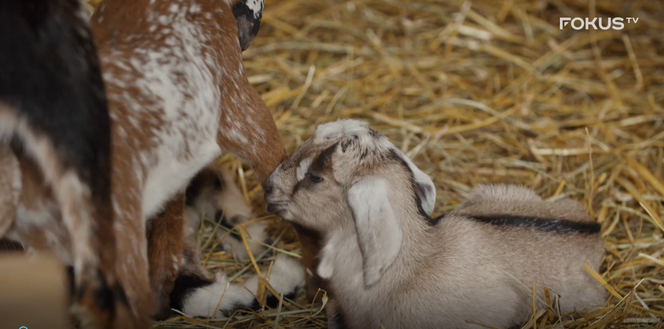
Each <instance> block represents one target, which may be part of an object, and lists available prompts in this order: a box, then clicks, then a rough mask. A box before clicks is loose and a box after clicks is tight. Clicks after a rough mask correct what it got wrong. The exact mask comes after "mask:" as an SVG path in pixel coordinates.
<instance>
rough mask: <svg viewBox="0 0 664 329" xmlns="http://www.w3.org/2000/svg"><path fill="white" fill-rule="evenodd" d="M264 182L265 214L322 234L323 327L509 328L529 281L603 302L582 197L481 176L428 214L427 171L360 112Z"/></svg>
mask: <svg viewBox="0 0 664 329" xmlns="http://www.w3.org/2000/svg"><path fill="white" fill-rule="evenodd" d="M264 189H265V191H266V195H265V198H266V202H267V203H268V206H267V207H268V210H269V211H270V212H272V213H274V214H277V215H278V216H280V217H282V218H284V219H287V220H290V221H294V222H296V223H299V224H300V225H302V226H305V227H308V228H310V229H312V230H315V231H318V232H321V234H322V236H323V250H322V251H321V254H320V257H321V261H320V265H319V267H318V269H317V272H318V274H319V275H320V276H321V277H322V278H325V279H328V280H329V282H330V287H331V290H332V293H333V298H334V299H335V303H334V304H335V305H336V307H335V309H336V314H329V318H330V320H331V323H330V327H332V328H340V327H341V328H343V327H347V328H368V329H374V328H378V327H379V325H383V326H385V327H386V328H390V329H399V328H481V326H479V325H477V324H472V323H471V322H475V323H482V324H486V325H491V326H494V327H500V328H506V327H510V326H513V325H518V324H520V323H523V322H524V321H525V320H527V318H528V315H529V313H530V312H531V311H532V301H531V298H532V292H531V291H530V287H531V285H532V284H535V287H536V294H537V296H538V301H540V302H539V303H538V304H539V306H538V307H546V304H545V303H543V302H542V301H543V300H544V299H545V297H543V296H544V294H543V290H544V289H545V288H546V289H549V290H550V291H551V292H552V293H553V294H557V295H559V296H560V300H559V302H560V310H561V311H562V313H567V312H572V311H581V310H583V309H586V308H589V307H593V306H598V305H600V304H603V303H604V301H605V294H604V291H603V289H602V287H601V286H600V285H598V283H597V282H596V281H595V280H594V279H593V278H592V277H591V276H590V275H589V274H588V273H586V272H585V270H584V269H583V264H584V263H585V264H588V265H589V266H590V267H592V268H593V269H595V270H597V269H598V268H599V266H600V262H601V259H602V255H603V243H602V238H601V236H600V234H599V225H597V224H596V223H594V222H592V221H591V219H590V218H589V216H588V215H587V213H586V212H585V211H584V209H583V207H582V206H581V205H580V204H579V203H577V202H575V201H571V200H563V201H559V202H556V203H547V202H544V201H542V200H541V199H540V198H539V197H538V196H537V195H536V194H535V193H534V192H532V191H531V190H529V189H527V188H523V187H516V186H482V187H479V188H477V189H476V190H475V191H473V192H472V193H471V195H470V197H469V199H468V200H467V201H466V202H464V203H463V204H462V205H460V206H459V207H458V208H457V209H455V210H454V211H452V212H450V213H448V214H447V215H445V216H444V217H442V218H438V219H431V217H430V215H431V212H432V210H433V205H434V201H435V189H434V186H433V183H432V181H431V179H430V178H429V177H428V176H427V175H426V174H424V173H423V172H421V171H420V170H419V169H418V168H417V167H415V165H414V164H413V163H412V162H411V161H410V160H409V159H408V158H407V157H406V156H405V155H403V154H402V153H401V152H400V151H399V150H398V149H397V148H396V147H394V145H392V143H390V141H389V140H388V139H387V138H386V137H384V136H382V135H381V134H379V133H378V132H376V131H374V130H372V129H371V128H369V126H368V125H367V124H365V123H362V122H359V121H352V120H340V121H337V122H333V123H327V124H323V125H321V126H319V127H318V128H317V130H316V133H315V134H314V136H313V137H311V138H310V139H309V140H308V141H307V142H305V143H304V144H303V145H302V146H301V147H300V148H299V149H297V150H296V151H295V152H294V153H293V154H292V155H291V156H290V157H288V158H287V159H286V160H285V161H284V162H283V163H282V164H281V165H280V166H279V167H278V168H277V169H276V170H275V172H274V173H273V174H272V175H271V176H270V177H269V179H268V180H267V182H266V183H265V188H264Z"/></svg>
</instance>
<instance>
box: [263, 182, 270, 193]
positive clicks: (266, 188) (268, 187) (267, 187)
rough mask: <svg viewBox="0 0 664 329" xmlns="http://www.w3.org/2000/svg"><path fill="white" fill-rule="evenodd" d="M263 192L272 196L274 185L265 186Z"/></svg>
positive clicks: (266, 184)
mask: <svg viewBox="0 0 664 329" xmlns="http://www.w3.org/2000/svg"><path fill="white" fill-rule="evenodd" d="M263 191H264V192H265V194H270V193H271V192H272V184H270V183H269V182H266V183H265V184H263Z"/></svg>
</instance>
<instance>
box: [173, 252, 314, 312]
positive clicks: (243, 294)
mask: <svg viewBox="0 0 664 329" xmlns="http://www.w3.org/2000/svg"><path fill="white" fill-rule="evenodd" d="M262 274H263V275H264V276H265V275H267V273H266V272H263V273H262ZM268 282H269V283H270V285H271V286H272V288H274V290H275V291H276V292H277V293H280V294H282V293H283V294H284V295H285V294H289V293H291V292H294V291H295V290H297V289H299V288H301V287H302V286H303V285H304V268H303V267H302V264H300V262H298V261H296V260H294V259H292V258H290V257H289V256H286V255H282V254H280V255H278V256H277V257H276V259H275V261H274V264H273V265H272V271H271V273H270V277H269V279H268ZM227 287H228V288H227ZM224 291H225V292H226V294H225V295H224ZM257 291H258V276H257V275H254V276H252V277H251V278H249V279H247V281H245V282H244V283H242V284H241V285H234V284H228V279H227V278H226V276H225V275H224V274H217V276H216V278H215V282H214V283H213V284H212V285H209V286H206V287H202V288H199V289H196V290H194V291H193V292H192V293H191V294H190V295H189V296H187V298H186V299H185V300H184V301H183V308H182V311H183V312H184V313H185V314H187V315H189V316H197V317H213V318H221V317H223V313H221V312H218V313H216V314H214V311H215V309H216V308H217V305H218V304H219V301H220V300H221V304H219V305H220V307H219V310H221V311H224V312H227V311H230V310H231V309H233V308H234V307H235V306H237V305H251V304H252V303H253V301H254V298H255V295H256V293H257ZM222 296H224V297H223V300H222V299H221V297H222Z"/></svg>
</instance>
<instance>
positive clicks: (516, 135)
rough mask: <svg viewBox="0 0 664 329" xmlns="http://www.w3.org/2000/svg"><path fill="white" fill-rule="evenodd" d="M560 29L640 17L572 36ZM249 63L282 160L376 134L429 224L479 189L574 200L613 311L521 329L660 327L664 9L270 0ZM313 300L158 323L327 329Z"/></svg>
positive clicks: (539, 320)
mask: <svg viewBox="0 0 664 329" xmlns="http://www.w3.org/2000/svg"><path fill="white" fill-rule="evenodd" d="M560 16H565V17H593V16H600V17H604V18H606V17H638V18H639V20H638V21H637V22H636V23H626V24H625V28H624V29H623V30H620V31H617V30H611V29H609V30H606V31H603V30H597V31H594V30H590V31H585V30H579V31H577V30H573V29H571V28H569V27H567V28H565V29H564V30H562V31H561V30H560V29H559V21H558V18H559V17H560ZM244 57H245V64H246V73H247V75H248V76H249V80H250V82H251V83H252V84H253V86H254V87H255V88H256V90H257V91H258V92H259V94H261V95H262V97H263V100H264V101H265V102H266V103H267V105H268V107H270V108H271V109H272V111H273V114H274V118H275V120H276V122H277V125H278V127H279V129H280V131H281V134H282V137H283V140H284V143H285V144H286V146H287V149H288V150H289V151H292V150H294V149H295V148H296V147H297V146H299V145H300V144H301V143H302V142H303V141H304V140H306V139H307V138H308V137H309V136H311V134H312V133H313V131H314V129H315V127H316V125H317V124H320V123H323V122H327V121H331V120H335V119H337V118H342V117H343V118H356V119H363V120H366V121H368V122H370V123H371V124H372V125H373V127H374V128H376V129H378V130H380V131H381V132H382V133H383V134H385V135H386V136H388V137H389V138H391V139H392V141H393V142H394V143H395V144H396V145H398V146H400V147H401V148H402V150H403V151H404V152H406V153H407V154H408V155H409V156H410V157H411V158H413V159H414V162H415V163H416V164H417V165H418V166H419V167H420V168H421V169H422V170H423V171H424V172H426V173H428V174H429V175H431V177H432V178H433V180H434V182H435V183H436V184H437V187H438V203H437V207H436V210H435V212H434V213H435V214H439V213H442V212H444V211H446V210H449V209H453V208H454V207H455V205H457V204H459V203H460V202H462V201H463V200H464V198H465V197H466V195H467V193H468V192H469V191H470V190H471V189H472V188H473V187H474V186H477V185H478V184H484V183H514V184H523V185H526V186H528V187H531V188H533V189H534V190H536V191H537V193H538V194H539V195H541V196H542V197H543V198H545V199H548V200H555V199H558V198H562V197H569V198H573V199H576V200H579V201H581V202H582V203H583V204H584V206H586V207H587V209H588V211H589V212H590V213H591V215H592V217H593V218H594V219H595V220H596V221H597V222H598V223H600V224H601V225H602V236H603V237H604V239H605V244H606V251H607V252H606V256H605V258H604V261H603V266H602V269H601V271H599V273H591V274H592V275H593V276H594V277H595V278H596V280H597V282H598V284H602V285H604V286H605V288H606V290H607V291H608V293H609V296H610V299H609V301H608V302H607V304H606V305H605V306H604V307H603V308H601V309H596V310H591V312H590V313H589V314H586V315H583V316H576V317H575V318H574V319H573V320H565V321H562V322H561V321H559V320H558V318H557V317H555V316H553V314H552V313H551V312H549V311H548V310H547V309H536V310H535V312H534V316H533V317H532V318H531V319H530V321H529V322H528V323H527V324H526V325H524V327H523V328H563V327H564V328H664V322H663V320H662V319H664V238H663V237H664V225H663V217H664V3H662V2H659V1H647V0H633V1H627V0H624V1H597V0H590V1H582V0H508V1H501V2H497V1H492V0H476V1H472V2H471V1H461V0H447V1H440V0H417V1H412V0H350V1H337V0H318V1H311V0H267V3H266V9H265V11H264V18H263V23H262V27H261V30H260V33H259V35H258V37H257V38H256V40H255V41H254V43H253V45H252V46H251V47H250V48H249V49H248V50H247V51H246V52H245V53H244ZM221 161H222V162H223V163H224V164H225V165H226V166H228V167H229V168H230V169H233V170H235V171H236V172H238V181H239V182H240V183H241V185H242V186H243V188H244V189H245V191H246V195H247V198H248V199H249V200H251V201H252V203H253V204H254V205H255V209H256V215H257V218H264V219H265V220H269V221H271V233H272V236H273V237H274V238H275V241H276V243H275V248H277V249H278V251H279V252H286V253H291V254H293V255H297V254H298V253H299V251H298V244H297V241H296V240H295V237H294V233H293V232H292V231H291V230H290V229H289V227H288V226H287V224H284V223H282V222H280V221H278V220H276V219H275V218H274V217H272V216H269V215H268V214H267V213H266V212H265V211H264V205H263V204H262V200H261V199H262V191H261V190H260V188H259V187H258V186H257V184H256V180H255V177H254V175H253V172H252V171H251V170H250V169H249V168H247V167H244V169H242V167H240V165H239V162H237V161H236V160H234V159H232V158H231V157H225V158H223V159H222V160H221ZM204 231H205V230H204ZM207 236H209V235H208V234H207V233H205V232H202V234H201V244H203V245H205V246H206V250H205V255H206V256H205V257H206V259H207V261H206V266H208V267H209V268H210V269H213V270H222V271H226V272H228V273H230V274H231V275H234V274H238V275H236V276H238V277H240V278H241V277H242V276H243V275H245V274H247V273H250V272H251V271H253V267H252V266H251V264H250V263H239V262H237V261H235V260H233V259H232V257H230V256H229V255H227V254H225V253H224V252H223V251H215V250H210V248H209V247H210V246H211V245H213V244H214V241H209V240H208V239H207ZM267 260H269V259H261V258H260V257H259V258H258V262H259V264H262V265H267V264H268V262H267ZM303 302H304V299H303V296H300V297H299V298H298V299H296V300H294V301H284V303H283V305H282V307H281V309H280V310H279V311H277V310H266V311H263V312H260V313H255V314H248V313H241V312H240V313H236V314H235V315H234V316H232V318H230V319H224V320H214V321H212V320H211V321H202V320H200V319H199V320H194V319H190V318H187V317H184V316H182V317H176V318H173V319H170V320H169V321H166V322H160V323H156V324H155V325H156V326H158V327H188V328H224V327H225V328H249V327H251V328H324V327H325V323H326V322H325V317H324V314H325V312H324V311H321V305H314V306H310V305H305V304H303Z"/></svg>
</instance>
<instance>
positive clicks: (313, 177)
mask: <svg viewBox="0 0 664 329" xmlns="http://www.w3.org/2000/svg"><path fill="white" fill-rule="evenodd" d="M307 176H309V180H310V181H312V182H314V183H320V182H322V181H323V177H320V176H316V175H312V174H309V173H308V174H307Z"/></svg>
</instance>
